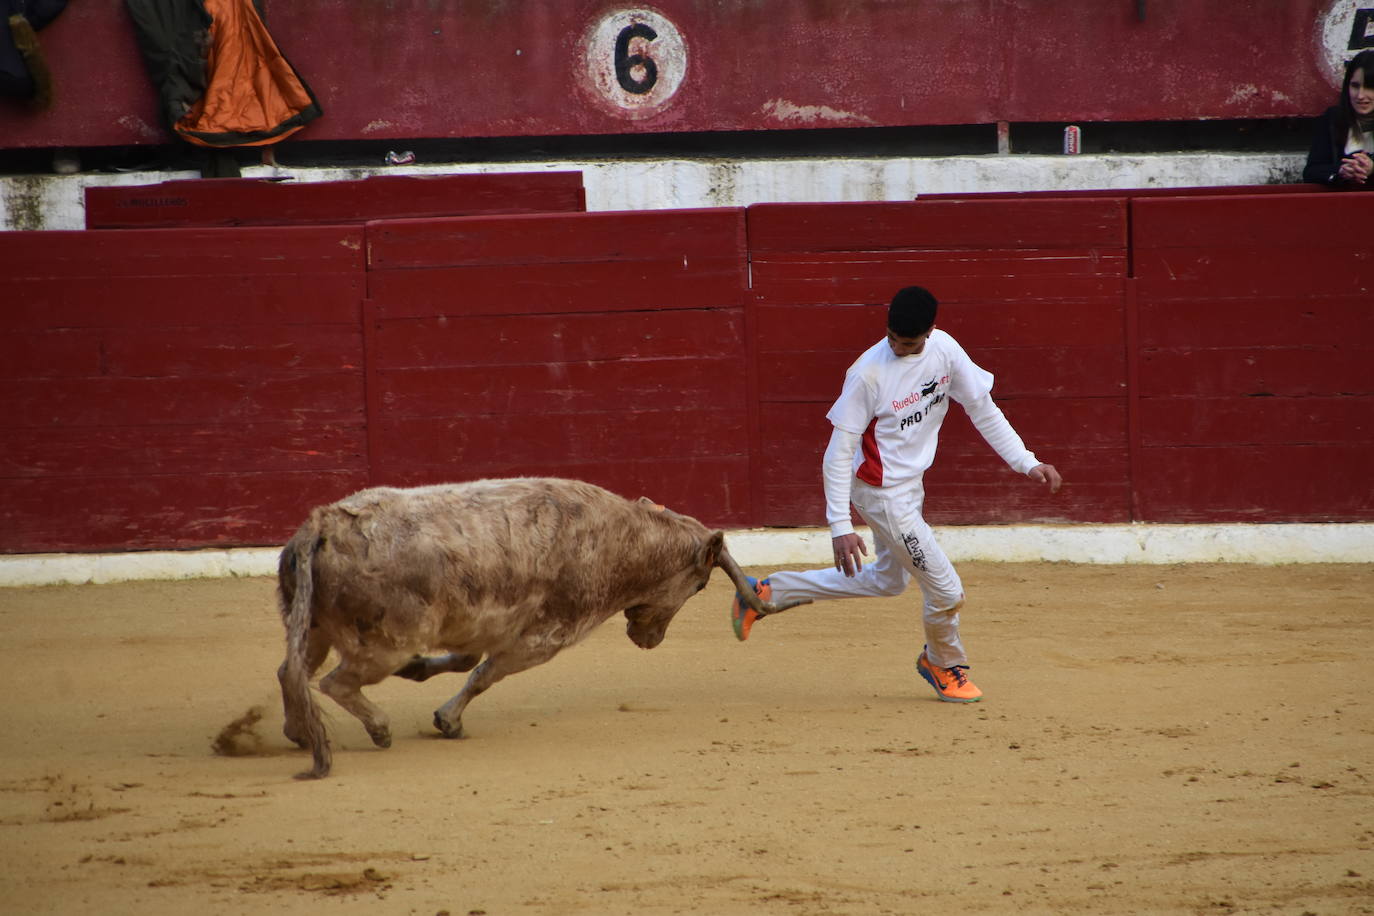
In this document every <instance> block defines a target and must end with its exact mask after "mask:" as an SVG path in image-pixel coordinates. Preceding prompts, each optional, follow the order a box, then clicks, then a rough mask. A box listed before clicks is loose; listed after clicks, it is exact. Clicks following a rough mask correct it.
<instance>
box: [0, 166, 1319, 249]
mask: <svg viewBox="0 0 1374 916" xmlns="http://www.w3.org/2000/svg"><path fill="white" fill-rule="evenodd" d="M1304 161H1305V157H1304V156H1301V155H1292V154H1283V153H1230V154H1225V155H1221V154H1216V153H1187V154H1183V153H1179V154H1151V155H1135V156H1105V155H1104V156H1096V155H1094V156H1086V155H1080V156H1028V155H1027V156H1023V155H1006V156H1000V155H988V156H945V157H915V158H906V159H902V158H873V159H859V158H855V159H756V160H745V159H627V160H605V159H589V160H585V161H578V160H565V161H558V162H503V163H491V164H470V163H464V164H457V165H454V164H449V165H423V164H417V165H406V166H392V167H387V166H382V165H378V166H376V167H375V168H276V167H271V166H250V167H246V168H244V169H243V174H244V176H245V177H249V178H263V177H276V178H289V179H290V180H293V181H339V180H344V179H357V178H365V177H367V176H369V175H376V174H390V175H434V174H455V173H474V172H476V173H480V172H529V171H568V170H576V171H581V172H582V173H583V182H584V184H585V186H586V189H587V209H588V210H658V209H674V208H683V207H739V206H748V205H749V204H755V203H781V202H833V201H857V200H910V199H912V198H914V197H917V196H918V195H921V194H945V193H964V192H970V191H1041V190H1060V191H1067V190H1078V189H1089V188H1149V187H1174V188H1177V187H1194V186H1219V185H1245V184H1287V183H1293V182H1297V181H1300V180H1301V173H1302V166H1303V162H1304ZM197 175H198V173H196V172H128V173H123V174H114V173H108V174H107V173H98V172H82V173H77V174H74V175H22V176H12V177H8V178H0V228H3V229H7V230H17V229H18V230H22V229H84V228H85V225H86V220H85V207H84V195H85V188H86V187H87V186H88V185H94V186H103V185H146V184H156V183H158V182H162V181H171V180H174V179H187V178H195V177H197Z"/></svg>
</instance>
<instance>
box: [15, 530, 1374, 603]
mask: <svg viewBox="0 0 1374 916" xmlns="http://www.w3.org/2000/svg"><path fill="white" fill-rule="evenodd" d="M860 533H861V534H862V535H863V536H864V539H865V540H866V541H867V542H868V543H869V544H870V545H871V544H872V537H871V535H870V532H869V531H867V530H866V529H860ZM936 533H937V534H938V535H939V537H940V543H941V545H942V546H943V547H944V548H945V552H946V553H948V554H949V555H950V557H951V558H952V559H953V560H954V561H955V562H963V561H969V560H986V561H992V562H1006V563H1037V562H1047V563H1094V564H1125V563H1132V564H1141V563H1143V564H1150V563H1155V564H1168V563H1257V564H1264V565H1273V564H1279V563H1370V562H1374V523H1370V524H1359V523H1357V524H1330V525H1320V524H1310V525H1308V524H1303V525H1008V526H999V525H974V526H967V527H964V526H958V527H944V528H937V529H936ZM726 543H727V544H728V545H729V548H730V553H731V554H732V555H733V556H734V557H735V559H736V560H737V561H739V563H740V565H741V566H751V567H757V566H764V567H812V566H825V565H827V564H828V563H830V561H831V552H830V534H829V531H827V530H826V529H824V528H765V529H759V528H754V529H748V530H742V531H732V532H729V533H727V535H726ZM277 553H278V549H277V548H273V547H253V548H237V549H232V550H192V551H150V552H147V553H114V554H30V555H21V556H4V557H0V587H5V588H13V587H20V586H41V585H87V584H91V585H103V584H106V583H110V582H125V581H131V580H138V579H213V578H224V577H228V576H274V575H276V572H277Z"/></svg>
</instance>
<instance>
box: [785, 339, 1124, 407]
mask: <svg viewBox="0 0 1374 916" xmlns="http://www.w3.org/2000/svg"><path fill="white" fill-rule="evenodd" d="M857 355H858V354H857V353H855V352H853V351H851V350H845V351H836V352H829V353H827V352H824V351H818V352H814V353H808V352H793V353H787V354H783V353H772V354H769V353H764V354H760V356H759V379H760V397H761V399H762V400H763V401H765V402H767V401H799V400H800V401H822V400H826V399H827V398H829V399H830V400H833V399H834V397H835V396H836V395H837V394H838V393H839V386H840V384H841V383H842V382H843V380H844V373H845V370H846V369H848V368H849V365H850V364H851V363H852V362H853V361H854V358H855V357H856V356H857ZM970 355H971V356H972V357H973V359H974V361H975V362H977V363H978V364H979V365H981V366H982V367H983V368H985V369H987V370H988V371H989V372H992V373H993V375H994V376H995V379H996V380H995V382H994V383H993V384H994V388H993V391H994V392H995V393H996V395H997V396H999V397H1012V396H1015V397H1025V396H1037V397H1115V396H1118V395H1121V394H1122V393H1123V383H1124V380H1125V374H1126V371H1125V361H1126V358H1125V354H1124V352H1123V351H1122V350H1121V349H1120V348H1118V347H1027V348H1011V347H1008V348H999V347H987V348H982V349H979V350H978V351H976V352H974V353H972V354H970Z"/></svg>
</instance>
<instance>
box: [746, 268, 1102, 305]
mask: <svg viewBox="0 0 1374 916" xmlns="http://www.w3.org/2000/svg"><path fill="white" fill-rule="evenodd" d="M814 265H815V266H814V269H813V271H812V272H811V274H810V275H809V276H796V277H791V278H788V279H785V280H783V279H778V278H775V277H774V276H773V275H772V274H771V273H770V271H769V266H768V265H767V264H760V263H759V262H757V261H756V262H754V264H753V272H752V282H753V288H752V295H753V298H754V299H755V301H758V302H766V303H768V304H771V305H788V304H802V305H850V304H854V303H862V304H872V305H882V306H886V305H887V304H888V303H889V302H891V301H892V295H893V293H895V292H896V291H897V290H899V289H901V288H902V287H904V286H910V285H912V284H913V283H916V284H922V285H926V286H927V287H928V288H929V289H930V291H931V292H932V293H934V294H935V297H936V298H937V299H939V300H940V304H941V305H942V306H947V305H953V304H955V303H960V302H985V303H992V302H1001V303H1017V304H1019V305H1036V304H1045V303H1054V304H1058V303H1082V304H1099V305H1101V304H1106V303H1109V302H1112V303H1119V302H1120V300H1121V296H1122V293H1121V289H1122V285H1121V284H1122V280H1121V278H1120V277H1114V276H1105V277H1057V276H1041V277H1036V276H1006V277H1003V276H983V275H980V274H974V275H969V276H948V277H941V278H939V282H938V283H935V282H932V283H929V284H925V283H924V282H923V281H924V280H925V277H924V276H923V275H922V274H921V273H920V272H919V271H915V270H913V269H912V268H911V267H910V266H909V265H908V264H906V263H905V262H904V261H903V260H902V259H901V257H899V256H893V257H888V258H882V259H875V260H874V261H872V262H868V263H865V264H863V265H861V266H862V269H852V268H854V267H855V265H852V264H851V265H846V269H845V270H843V271H841V270H838V269H837V268H836V267H835V266H834V265H832V264H830V263H829V262H825V261H822V260H817V261H815V262H814Z"/></svg>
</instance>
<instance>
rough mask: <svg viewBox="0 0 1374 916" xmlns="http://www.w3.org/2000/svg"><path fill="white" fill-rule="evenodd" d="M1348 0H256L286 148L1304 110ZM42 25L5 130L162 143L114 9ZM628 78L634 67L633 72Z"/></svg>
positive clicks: (16, 135) (1338, 38) (125, 22)
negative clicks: (624, 37) (618, 79)
mask: <svg viewBox="0 0 1374 916" xmlns="http://www.w3.org/2000/svg"><path fill="white" fill-rule="evenodd" d="M1340 3H1345V4H1347V6H1348V7H1349V9H1348V10H1347V12H1348V13H1349V14H1351V15H1353V13H1354V12H1355V10H1356V9H1365V8H1374V3H1369V2H1365V0H1359V2H1358V3H1356V2H1354V0H1249V2H1246V3H1243V4H1237V3H1236V2H1234V0H1150V2H1149V3H1148V4H1147V5H1145V7H1144V9H1145V11H1146V12H1145V16H1144V18H1143V19H1142V18H1141V17H1140V16H1139V15H1138V10H1139V9H1140V7H1139V5H1138V4H1136V3H1134V2H1130V0H1092V2H1090V0H1037V2H1033V3H1028V2H1025V0H977V2H972V0H864V2H853V0H813V2H807V3H796V2H787V0H772V2H769V0H753V2H738V3H733V2H732V3H721V2H718V0H656V2H654V3H652V4H649V5H641V4H635V3H630V2H619V3H613V2H607V0H560V2H558V3H506V2H497V0H480V2H469V3H435V2H432V0H388V2H385V3H382V2H380V0H267V2H266V8H267V14H268V15H267V21H268V24H269V27H270V28H271V30H272V33H273V35H274V37H275V38H276V40H277V42H278V44H279V45H280V46H281V48H282V50H283V51H284V52H285V53H286V55H287V56H288V57H289V58H290V59H291V61H292V62H293V63H294V64H295V65H296V67H297V68H298V69H299V70H300V72H301V74H302V75H303V76H304V77H305V79H306V80H307V81H308V82H309V83H310V84H311V86H312V87H313V89H314V90H315V93H316V95H317V96H318V97H319V100H320V103H321V105H322V107H323V110H324V116H323V117H321V118H320V119H318V120H317V121H315V122H314V123H312V124H310V125H309V126H308V127H306V128H305V129H304V130H303V131H301V132H300V133H299V134H297V135H296V136H295V137H293V138H292V141H287V142H293V141H294V140H392V139H397V140H399V139H403V138H412V137H519V136H544V135H566V134H619V133H665V132H682V131H722V130H770V129H789V128H824V127H882V126H901V125H931V124H992V123H997V122H1041V121H1049V122H1054V121H1073V122H1075V123H1080V124H1087V123H1092V122H1095V121H1140V120H1147V121H1148V120H1188V119H1196V118H1208V119H1216V118H1272V117H1291V116H1306V115H1316V114H1317V113H1318V112H1320V111H1321V110H1322V109H1323V108H1324V107H1326V106H1327V105H1329V104H1331V101H1332V99H1333V97H1334V94H1335V90H1334V86H1335V85H1337V84H1334V83H1333V82H1332V80H1333V72H1334V70H1333V67H1334V65H1333V63H1332V60H1331V56H1332V54H1333V53H1338V52H1339V51H1340V50H1341V49H1340V48H1336V49H1335V51H1334V52H1333V50H1332V49H1331V48H1330V47H1329V45H1330V44H1331V43H1332V42H1335V43H1336V44H1338V45H1339V44H1340V43H1341V42H1342V41H1344V40H1345V35H1344V34H1343V33H1342V32H1341V29H1339V28H1337V29H1336V30H1335V34H1334V37H1333V36H1332V35H1328V34H1327V32H1328V31H1329V29H1327V28H1326V27H1325V26H1326V23H1327V22H1328V21H1329V20H1330V16H1331V11H1332V10H1333V9H1335V8H1337V7H1338V6H1340ZM1341 8H1342V9H1345V7H1341ZM637 9H643V10H647V11H650V12H651V13H652V15H653V16H657V17H661V21H660V20H659V19H654V20H652V21H656V22H660V29H659V31H666V28H665V27H663V26H662V21H666V22H667V23H669V24H670V25H671V26H672V29H673V42H670V41H669V37H668V36H666V35H665V36H664V37H663V38H661V39H656V40H648V39H646V38H644V37H642V36H641V37H637V38H634V39H632V40H631V41H630V42H629V44H628V45H627V47H626V48H625V49H624V50H625V54H624V58H625V60H626V61H630V60H633V59H640V58H643V59H648V60H649V61H652V62H653V63H654V66H655V67H656V68H657V69H658V80H659V82H660V83H662V84H665V85H666V84H667V82H668V81H669V80H680V83H679V84H678V85H677V86H676V89H675V91H673V92H672V94H671V96H670V97H668V98H666V99H661V100H657V99H656V100H654V103H653V104H652V105H650V106H648V107H647V108H646V107H644V106H643V105H642V104H641V102H642V99H643V98H644V97H643V96H641V95H637V94H636V93H634V92H626V91H623V90H620V91H619V95H618V96H617V95H616V93H617V91H618V90H617V88H616V84H615V82H614V80H613V79H612V78H611V77H610V76H607V75H606V73H607V72H610V73H612V74H613V73H614V66H613V64H614V61H613V60H612V59H611V58H613V56H614V53H615V49H614V47H613V46H610V47H608V48H603V49H602V50H601V51H599V52H598V51H593V52H592V59H591V60H590V63H589V60H588V54H589V47H598V46H596V45H595V41H594V36H595V33H596V27H597V24H598V23H599V22H600V21H601V20H602V19H603V17H606V16H609V15H613V14H615V13H617V12H621V13H625V14H627V15H628V13H629V11H634V10H637ZM640 18H641V19H643V18H645V17H640ZM624 21H630V20H624ZM655 34H658V33H657V32H655ZM679 37H680V43H678V42H677V39H678V38H679ZM41 39H42V43H43V47H44V49H45V52H46V54H47V57H48V58H49V61H50V63H51V67H52V70H53V72H54V74H55V77H56V98H57V102H56V104H55V105H54V107H53V108H52V110H50V111H48V112H46V113H42V114H32V113H29V112H27V111H25V110H24V109H23V108H22V107H20V106H17V105H13V104H5V105H3V106H0V144H3V145H4V146H6V147H26V146H106V145H129V144H155V143H163V142H167V141H168V140H169V139H170V137H169V135H168V133H167V131H166V129H165V127H164V126H163V125H162V124H160V123H159V120H158V114H157V110H156V104H155V91H154V87H153V86H152V85H151V83H150V81H149V79H148V77H147V76H146V75H145V73H144V70H143V65H142V63H141V61H140V59H139V56H138V52H137V49H136V46H135V43H134V37H133V30H132V27H131V25H130V22H129V18H128V15H127V13H126V12H125V10H124V5H123V4H122V3H119V2H117V0H97V2H88V3H73V4H71V5H70V6H69V8H68V9H67V10H66V12H64V13H63V14H62V16H61V17H59V18H58V19H57V20H56V21H55V22H54V23H53V24H52V25H51V26H49V27H48V28H47V29H45V30H44V31H43V32H42V33H41ZM679 44H680V47H681V50H674V49H676V48H678V47H679ZM612 45H613V43H612ZM670 45H671V48H670ZM608 68H609V71H608ZM593 72H596V73H600V74H601V76H600V77H596V76H594V75H593ZM624 75H625V76H626V79H627V80H628V81H629V82H630V83H631V84H636V81H638V83H639V84H642V83H643V82H644V81H645V79H646V71H645V70H644V69H643V67H642V66H641V67H640V68H639V69H635V68H634V67H633V66H631V67H628V68H627V69H626V70H625V74H624ZM607 80H610V86H611V88H610V92H611V95H612V97H611V98H608V97H607V94H606V92H605V91H604V88H605V87H604V85H603V84H605V83H606V81H607ZM599 87H600V88H599ZM617 99H618V101H617Z"/></svg>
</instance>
